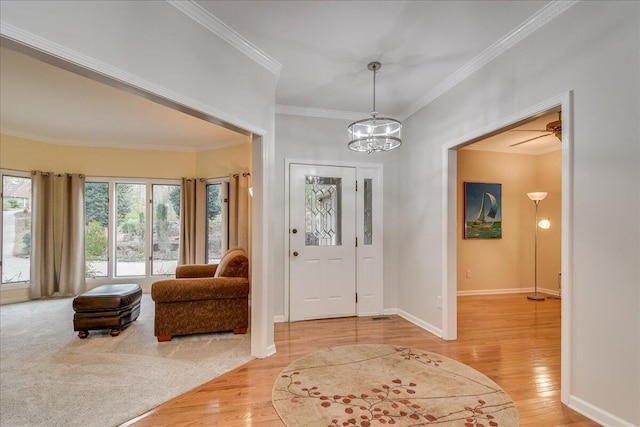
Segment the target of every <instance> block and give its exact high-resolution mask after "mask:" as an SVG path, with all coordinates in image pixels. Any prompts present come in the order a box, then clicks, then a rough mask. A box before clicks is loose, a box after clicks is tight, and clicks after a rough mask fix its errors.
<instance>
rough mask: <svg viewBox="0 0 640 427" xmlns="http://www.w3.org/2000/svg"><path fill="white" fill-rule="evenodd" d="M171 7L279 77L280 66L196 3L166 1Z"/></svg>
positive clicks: (176, 0)
mask: <svg viewBox="0 0 640 427" xmlns="http://www.w3.org/2000/svg"><path fill="white" fill-rule="evenodd" d="M166 1H167V3H169V4H170V5H171V6H173V7H175V8H176V9H178V10H179V11H180V12H182V13H184V14H185V15H187V16H188V17H189V18H191V19H193V20H194V21H195V22H197V23H198V24H200V25H202V26H203V27H204V28H206V29H207V30H209V31H210V32H212V33H213V34H215V35H216V36H218V37H220V38H221V39H222V40H224V41H226V42H227V43H229V44H230V45H231V46H233V47H235V48H236V49H238V50H239V51H240V52H242V53H244V54H245V55H247V56H248V57H249V58H251V59H252V60H254V61H255V62H257V63H258V64H260V65H261V66H263V67H264V68H266V69H267V70H269V71H270V72H271V73H273V74H275V75H276V76H279V75H280V70H282V64H280V63H279V62H278V61H276V60H275V59H273V58H272V57H270V56H269V55H267V54H266V53H265V52H263V51H262V50H260V49H259V48H258V47H257V46H255V45H253V44H252V43H251V42H250V41H249V40H247V39H245V38H244V37H242V36H241V35H240V34H238V33H237V32H236V31H234V30H233V29H232V28H231V27H229V26H228V25H227V24H225V23H224V22H222V21H221V20H219V19H218V18H216V17H215V16H214V15H212V14H211V13H210V12H208V11H207V10H205V9H204V8H203V7H202V6H200V5H199V4H198V3H196V2H194V1H192V0H189V1H178V0H166Z"/></svg>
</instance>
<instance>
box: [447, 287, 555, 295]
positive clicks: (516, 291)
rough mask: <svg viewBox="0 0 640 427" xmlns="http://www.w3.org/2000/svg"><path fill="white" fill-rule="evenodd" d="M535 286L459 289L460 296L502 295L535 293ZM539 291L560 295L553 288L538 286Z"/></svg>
mask: <svg viewBox="0 0 640 427" xmlns="http://www.w3.org/2000/svg"><path fill="white" fill-rule="evenodd" d="M533 292H534V289H533V288H505V289H477V290H473V291H458V292H457V294H458V296H459V297H465V296H472V295H502V294H529V293H531V294H532V293H533ZM538 292H542V293H543V294H547V295H556V296H557V295H559V292H558V291H554V290H551V289H545V288H538Z"/></svg>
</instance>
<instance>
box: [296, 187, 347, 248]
mask: <svg viewBox="0 0 640 427" xmlns="http://www.w3.org/2000/svg"><path fill="white" fill-rule="evenodd" d="M304 196H305V197H304V198H305V242H304V244H305V246H340V245H341V244H342V221H341V219H342V218H341V214H342V206H341V202H342V178H329V177H324V176H309V175H307V176H306V177H305V188H304Z"/></svg>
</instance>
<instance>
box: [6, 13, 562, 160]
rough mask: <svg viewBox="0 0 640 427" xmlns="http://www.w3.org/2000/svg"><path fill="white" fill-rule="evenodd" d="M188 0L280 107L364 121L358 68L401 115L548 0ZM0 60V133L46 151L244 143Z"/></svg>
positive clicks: (41, 67) (53, 72) (158, 108)
mask: <svg viewBox="0 0 640 427" xmlns="http://www.w3.org/2000/svg"><path fill="white" fill-rule="evenodd" d="M196 3H197V5H199V6H200V7H202V8H203V9H204V10H206V11H207V12H209V13H211V14H212V15H214V16H215V17H217V18H218V19H220V20H221V21H222V22H223V23H225V24H226V25H227V26H228V27H230V28H231V29H232V30H234V31H235V32H237V33H238V34H240V35H241V36H242V37H244V38H245V39H246V40H247V41H249V42H250V43H251V44H253V45H254V46H255V47H256V48H257V49H259V50H261V51H262V52H264V53H265V54H267V55H268V56H270V57H271V58H273V59H274V60H275V61H277V62H279V63H280V64H281V65H282V68H281V72H280V76H279V81H278V88H277V91H276V103H277V104H278V105H279V106H280V107H286V108H289V109H294V110H295V109H296V108H301V109H302V108H308V109H318V110H332V111H336V112H351V114H353V112H359V113H362V114H367V113H368V112H369V111H370V110H371V102H372V85H373V81H372V73H371V72H370V71H368V70H367V69H366V66H367V64H368V63H369V62H371V61H374V60H376V61H380V62H381V63H382V69H381V71H379V72H378V75H377V82H376V107H377V110H378V111H379V112H380V113H381V114H383V115H390V116H392V117H400V118H404V117H403V116H406V115H408V114H410V112H411V108H412V106H414V105H415V104H416V102H418V101H419V100H420V98H422V97H423V96H424V95H425V94H427V93H429V92H430V91H432V90H433V89H434V88H436V87H437V86H438V85H440V84H441V83H442V82H443V81H445V80H446V79H447V78H449V77H450V76H451V75H452V74H454V73H455V72H456V71H458V70H460V69H461V68H462V67H463V66H464V65H465V64H468V63H469V62H470V61H472V60H473V59H474V58H477V57H478V56H479V55H480V54H482V53H483V52H485V50H486V49H487V48H489V47H491V46H492V45H494V44H495V43H496V42H498V41H499V40H500V39H501V38H503V37H504V36H505V35H506V34H508V33H510V32H511V31H513V30H514V29H516V28H518V27H519V26H521V25H522V24H523V23H525V22H527V20H528V19H529V18H530V17H531V16H532V15H534V14H535V13H536V12H538V11H539V10H540V9H541V8H543V7H544V6H545V5H546V4H547V3H548V2H547V1H504V0H499V1H476V0H472V1H324V0H323V1H218V0H216V1H208V0H198V1H197V2H196ZM194 25H195V22H194ZM0 55H1V56H0V66H1V72H0V74H1V80H0V85H1V86H0V88H1V91H0V98H1V99H0V101H1V104H0V107H1V108H0V120H1V121H0V131H2V132H3V133H7V134H11V135H16V136H23V137H27V138H31V139H36V140H42V141H45V142H53V143H64V144H81V145H96V146H119V147H132V148H133V147H135V148H149V149H174V150H189V151H198V150H202V149H209V148H213V147H215V146H216V144H221V145H228V144H233V143H239V142H247V141H249V139H248V137H247V136H242V135H239V134H236V133H234V132H232V131H230V130H227V129H223V128H221V127H218V126H215V125H214V124H211V123H208V122H205V121H203V120H200V119H196V118H194V117H191V116H189V115H187V114H184V113H181V112H178V111H174V110H171V109H170V108H168V107H165V106H162V105H159V104H155V103H154V102H152V101H149V100H147V99H144V98H141V97H137V96H135V95H132V94H130V93H127V92H124V91H121V90H118V89H115V88H112V87H110V86H106V85H104V84H102V83H98V82H95V81H92V80H89V79H88V78H85V77H81V76H78V75H75V74H73V73H71V72H69V71H64V70H61V69H59V68H56V67H54V66H51V65H47V64H44V63H42V62H39V61H38V60H36V59H33V58H30V57H26V56H24V55H22V54H19V53H16V52H13V51H10V50H8V49H5V48H2V49H0ZM545 120H546V121H545ZM554 120H555V118H554ZM543 121H544V123H543V124H538V123H536V124H535V125H533V127H535V128H539V129H544V126H545V125H546V123H547V122H548V121H551V120H547V119H544V120H543ZM516 134H517V135H516ZM521 134H526V133H524V132H509V133H508V134H507V135H508V136H513V137H514V138H515V137H516V136H517V138H520V140H521V139H522V138H521V137H522V135H521ZM504 138H506V136H505V137H504ZM504 138H503V139H504ZM549 138H553V137H549ZM345 139H346V135H345ZM540 139H541V140H542V139H545V138H540ZM539 141H540V140H537V141H536V142H539ZM556 141H557V140H556ZM500 144H503V145H504V144H505V143H504V142H501V143H500ZM506 145H509V144H508V143H506ZM536 145H537V144H536ZM550 145H551V146H553V145H554V144H552V143H550ZM557 145H559V144H557ZM533 147H534V144H533V142H532V143H527V144H523V145H522V146H519V147H518V149H515V148H511V149H510V152H524V151H528V153H527V154H535V153H534V151H535V150H534V149H533ZM496 149H497V148H496ZM545 149H546V150H547V151H549V147H546V148H545ZM558 149H559V146H558Z"/></svg>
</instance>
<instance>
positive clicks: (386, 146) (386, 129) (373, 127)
mask: <svg viewBox="0 0 640 427" xmlns="http://www.w3.org/2000/svg"><path fill="white" fill-rule="evenodd" d="M381 67H382V65H381V64H380V63H379V62H371V63H370V64H369V65H368V66H367V68H368V69H369V70H370V71H373V111H372V112H371V117H369V118H366V119H363V120H358V121H357V122H353V123H351V124H350V125H349V127H348V128H347V133H348V135H349V144H348V146H349V148H350V149H351V150H353V151H359V152H362V153H373V152H376V151H389V150H393V149H394V148H398V147H399V146H400V145H401V144H402V123H400V122H399V121H398V120H395V119H391V118H388V117H378V113H377V112H376V72H377V71H378V70H379V69H380V68H381Z"/></svg>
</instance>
